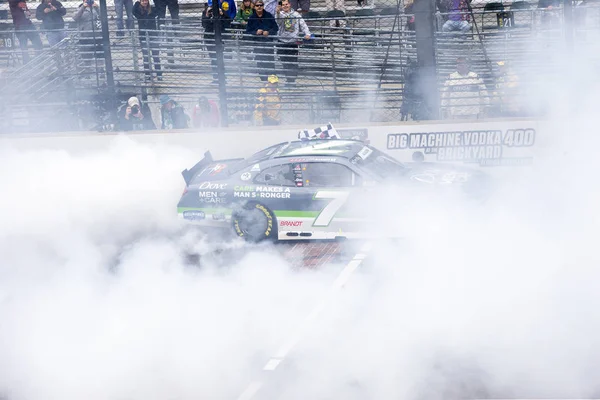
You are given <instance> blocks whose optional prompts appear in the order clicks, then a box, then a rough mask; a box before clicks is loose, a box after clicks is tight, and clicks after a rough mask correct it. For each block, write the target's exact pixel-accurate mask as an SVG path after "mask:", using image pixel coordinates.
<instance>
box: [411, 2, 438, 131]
mask: <svg viewBox="0 0 600 400" xmlns="http://www.w3.org/2000/svg"><path fill="white" fill-rule="evenodd" d="M413 11H414V14H415V36H416V41H417V62H418V64H419V70H420V74H419V76H420V77H421V79H422V81H421V82H419V83H418V84H419V85H421V86H422V87H423V89H424V93H425V102H426V103H427V109H428V110H429V118H430V119H438V118H439V116H440V93H439V90H438V85H437V75H436V59H435V30H434V24H433V19H434V16H435V4H434V0H415V2H414V5H413Z"/></svg>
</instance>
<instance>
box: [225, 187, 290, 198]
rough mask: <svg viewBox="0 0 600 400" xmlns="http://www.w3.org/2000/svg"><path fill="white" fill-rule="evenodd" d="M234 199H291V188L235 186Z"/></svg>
mask: <svg viewBox="0 0 600 400" xmlns="http://www.w3.org/2000/svg"><path fill="white" fill-rule="evenodd" d="M233 190H234V192H233V197H243V198H247V199H258V198H260V199H289V198H290V197H291V193H290V188H288V187H281V186H256V187H252V186H235V187H234V188H233Z"/></svg>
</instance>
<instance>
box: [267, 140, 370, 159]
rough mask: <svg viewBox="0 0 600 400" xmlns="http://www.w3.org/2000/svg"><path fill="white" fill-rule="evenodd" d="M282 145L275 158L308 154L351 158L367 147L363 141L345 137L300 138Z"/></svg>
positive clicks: (306, 155) (305, 155)
mask: <svg viewBox="0 0 600 400" xmlns="http://www.w3.org/2000/svg"><path fill="white" fill-rule="evenodd" d="M282 145H283V146H282V147H281V148H280V149H279V151H278V152H277V154H276V155H274V156H273V158H282V157H308V156H311V157H312V156H329V157H332V156H336V157H343V158H351V157H354V156H355V155H356V153H358V152H359V151H360V150H361V149H362V148H363V147H365V144H364V143H363V142H361V141H358V140H344V139H312V140H298V141H293V142H287V143H282Z"/></svg>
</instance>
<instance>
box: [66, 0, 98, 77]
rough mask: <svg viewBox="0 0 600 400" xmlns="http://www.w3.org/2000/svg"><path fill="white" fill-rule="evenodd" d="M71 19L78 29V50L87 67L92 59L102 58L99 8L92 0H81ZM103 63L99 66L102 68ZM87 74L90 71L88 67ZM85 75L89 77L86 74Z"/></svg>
mask: <svg viewBox="0 0 600 400" xmlns="http://www.w3.org/2000/svg"><path fill="white" fill-rule="evenodd" d="M73 20H75V22H77V28H78V29H79V46H80V47H79V50H80V54H81V58H82V59H83V60H85V61H84V65H85V66H86V67H89V66H91V65H92V61H91V60H94V59H99V58H104V45H103V44H102V25H101V23H100V9H99V7H98V4H96V2H95V1H94V0H83V3H82V4H81V5H80V6H79V8H78V9H77V11H76V12H75V14H74V15H73ZM103 68H104V65H102V66H100V70H103ZM85 69H86V70H88V71H89V72H88V74H89V73H92V72H91V70H90V69H89V68H85ZM85 77H89V75H87V74H86V76H85Z"/></svg>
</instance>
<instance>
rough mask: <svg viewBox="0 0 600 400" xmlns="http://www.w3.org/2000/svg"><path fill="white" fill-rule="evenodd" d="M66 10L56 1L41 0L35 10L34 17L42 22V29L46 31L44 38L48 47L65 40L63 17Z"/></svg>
mask: <svg viewBox="0 0 600 400" xmlns="http://www.w3.org/2000/svg"><path fill="white" fill-rule="evenodd" d="M66 13H67V9H66V8H64V7H63V5H62V4H61V2H60V1H58V0H42V3H41V4H40V5H39V6H38V8H37V9H36V10H35V17H36V18H37V19H39V20H40V21H42V27H43V28H44V29H45V30H46V38H48V43H49V44H50V46H54V45H55V44H57V43H60V41H61V40H63V39H64V38H65V36H66V35H65V32H64V28H65V21H64V20H63V16H64V15H65V14H66Z"/></svg>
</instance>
